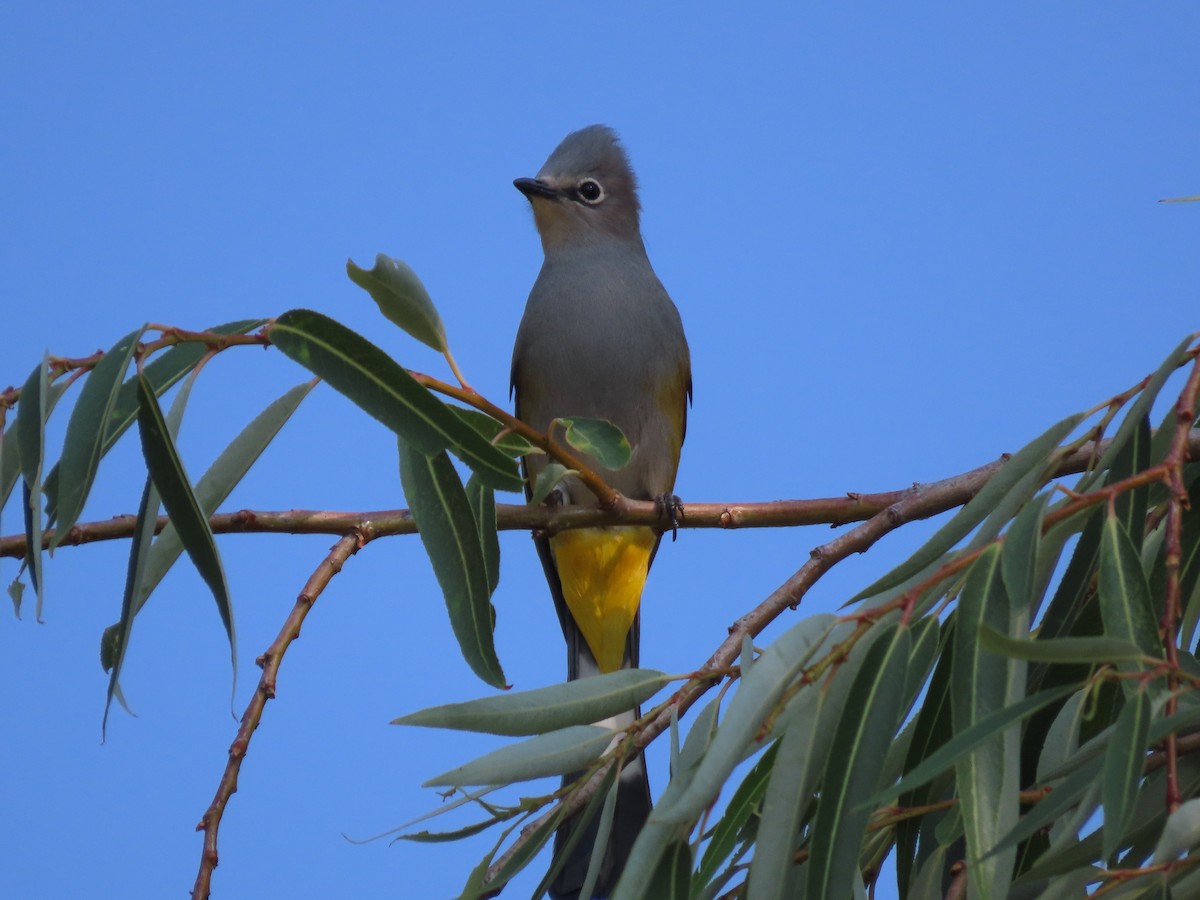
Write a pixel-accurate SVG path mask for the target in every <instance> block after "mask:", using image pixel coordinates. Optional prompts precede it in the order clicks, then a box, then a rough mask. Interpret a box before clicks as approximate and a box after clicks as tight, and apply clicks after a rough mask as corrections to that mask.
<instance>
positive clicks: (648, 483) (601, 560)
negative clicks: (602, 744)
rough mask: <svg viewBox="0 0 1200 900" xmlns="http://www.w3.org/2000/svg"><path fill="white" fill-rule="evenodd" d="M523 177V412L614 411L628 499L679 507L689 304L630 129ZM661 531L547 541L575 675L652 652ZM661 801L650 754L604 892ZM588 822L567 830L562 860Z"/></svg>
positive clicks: (517, 372) (580, 849) (532, 459)
mask: <svg viewBox="0 0 1200 900" xmlns="http://www.w3.org/2000/svg"><path fill="white" fill-rule="evenodd" d="M513 183H514V184H515V185H516V187H517V188H518V189H519V190H520V191H521V193H523V194H524V195H525V196H526V197H527V198H528V199H529V202H530V205H531V206H532V207H533V217H534V222H535V223H536V225H537V230H538V234H539V235H540V237H541V240H542V250H543V252H544V254H545V260H544V262H543V263H542V269H541V272H540V273H539V274H538V277H537V281H536V282H535V283H534V285H533V289H532V290H531V291H530V294H529V300H528V302H527V304H526V306H525V314H524V316H523V318H522V319H521V325H520V328H519V330H518V332H517V340H516V346H515V348H514V349H513V361H512V389H513V391H514V393H515V396H516V412H517V416H518V418H520V419H522V420H524V421H525V422H527V423H529V424H530V425H532V426H533V427H535V428H537V429H540V430H543V431H544V430H547V429H549V428H550V424H551V422H552V421H554V420H555V419H557V418H560V417H569V416H586V417H592V418H599V419H607V420H608V421H610V422H612V423H613V424H614V425H616V426H617V427H618V428H620V429H621V431H622V432H624V434H625V436H626V437H627V438H628V439H629V443H630V445H631V446H632V448H633V451H632V456H631V458H630V460H629V463H628V464H627V465H625V466H624V467H623V468H621V469H620V470H618V471H611V470H608V469H605V468H603V467H602V466H600V465H599V464H596V463H594V461H593V460H590V459H589V462H592V463H593V464H594V465H595V468H596V469H597V471H598V472H599V473H600V474H601V475H602V476H603V477H604V478H605V480H606V481H607V482H608V483H609V484H610V485H611V486H612V487H613V488H615V489H616V490H618V491H620V492H621V493H622V494H624V495H625V496H627V497H630V498H632V499H642V500H649V499H655V500H659V501H660V502H665V503H668V504H674V503H675V502H677V501H675V499H674V497H673V496H672V493H671V492H672V490H673V489H674V486H675V473H676V470H677V469H678V468H679V452H680V448H681V447H682V446H683V438H684V432H685V430H686V427H687V407H688V403H689V402H690V400H691V395H692V378H691V361H690V357H689V353H688V345H687V340H686V339H685V338H684V334H683V324H682V322H681V321H680V318H679V311H678V310H677V309H676V308H675V304H674V303H673V302H671V298H670V297H669V296H667V292H666V290H665V289H664V288H663V286H662V283H661V282H659V280H658V276H656V275H655V274H654V269H653V268H652V267H651V266H650V260H649V258H648V257H647V256H646V247H645V244H644V243H643V241H642V234H641V227H640V223H639V209H640V204H639V202H638V195H637V179H636V177H635V175H634V173H633V169H632V168H631V167H630V164H629V159H628V157H627V156H626V154H625V150H624V148H623V147H622V146H621V143H620V141H619V139H618V137H617V135H616V132H614V131H613V130H612V129H611V128H608V127H607V126H604V125H592V126H589V127H587V128H583V129H581V130H579V131H575V132H572V133H571V134H569V135H567V137H566V138H565V139H564V140H563V142H562V143H561V144H559V145H558V147H557V148H556V149H555V150H554V152H553V153H551V154H550V158H549V159H547V160H546V163H545V165H543V166H542V168H541V171H539V172H538V174H537V176H536V177H535V178H518V179H517V180H516V181H515V182H513ZM523 462H524V469H525V474H526V479H527V490H529V489H530V486H532V485H533V484H534V482H535V481H536V479H537V475H538V473H539V472H540V471H541V470H542V469H543V468H544V466H545V465H546V457H545V456H544V455H540V454H531V455H529V456H527V457H525V459H524V461H523ZM557 495H558V496H557V499H558V500H559V501H561V502H563V503H570V504H592V503H595V502H596V500H597V498H596V496H595V495H594V494H593V493H592V492H591V491H589V490H588V489H587V488H586V487H584V485H583V484H582V482H580V480H579V479H578V478H575V477H573V476H568V477H567V478H565V479H564V480H563V481H562V482H560V483H559V485H558V488H557ZM659 540H660V534H659V533H658V532H656V531H655V530H654V529H652V528H648V527H643V526H615V527H606V528H583V529H573V530H565V531H561V532H559V533H557V534H554V535H552V536H550V537H548V538H547V537H540V538H539V539H538V542H537V543H538V553H539V555H540V557H541V560H542V565H543V567H544V569H545V572H546V579H547V581H548V582H549V584H550V591H551V594H552V595H553V597H554V603H555V607H556V609H557V611H558V618H559V622H560V624H561V626H562V630H563V635H564V637H565V638H566V642H567V675H568V678H569V679H572V680H574V679H577V678H585V677H587V676H589V675H595V674H598V673H603V672H613V671H615V670H617V669H620V668H633V667H636V666H637V665H638V643H639V614H638V608H639V604H640V601H641V596H642V588H643V586H644V585H645V582H646V575H647V573H648V572H649V569H650V563H651V561H652V560H653V558H654V554H655V552H656V550H657V549H658V543H659ZM636 715H637V711H636V710H631V711H630V712H628V713H626V714H624V715H622V716H619V717H616V719H615V720H614V721H612V722H611V723H605V724H612V725H613V726H614V727H617V728H621V727H627V726H628V725H629V724H630V723H631V722H632V721H633V719H634V717H635V716H636ZM650 805H651V804H650V786H649V782H648V780H647V778H646V767H645V760H644V759H643V758H642V757H640V756H639V757H638V758H637V759H635V760H633V761H631V762H629V763H627V764H626V766H625V768H624V770H623V771H622V772H621V775H620V785H619V787H618V795H617V804H616V811H615V817H614V820H613V828H612V833H611V836H610V839H609V841H608V846H607V847H606V848H605V856H604V861H603V864H602V868H601V871H600V877H599V879H598V881H597V883H596V887H595V890H594V891H593V893H592V896H593V897H607V896H608V895H609V893H610V892H611V891H612V889H613V887H614V886H615V884H616V881H617V879H618V877H619V876H620V873H621V870H622V868H623V867H624V864H625V860H626V859H627V858H628V855H629V851H630V848H631V847H632V845H633V842H634V839H635V838H636V837H637V833H638V831H639V830H640V829H641V827H642V825H643V823H644V822H645V821H646V817H647V816H648V815H649V812H650ZM573 827H574V825H573V823H569V824H567V825H565V826H564V827H563V828H561V829H560V830H559V832H558V834H557V835H556V836H555V857H556V859H557V857H558V856H559V855H560V853H561V851H562V848H563V847H564V845H565V844H566V842H567V840H568V838H569V835H570V834H571V831H572V829H573ZM596 827H597V823H596V822H592V823H591V825H590V827H589V831H588V833H586V834H585V835H584V836H583V838H582V839H581V840H579V841H578V843H577V844H576V846H575V847H574V848H573V850H572V852H571V853H570V855H569V857H568V858H567V859H566V860H565V861H564V862H563V865H562V869H561V871H560V872H559V874H558V876H557V878H556V879H555V880H554V883H553V885H552V886H551V890H550V895H551V897H553V898H555V900H576V898H579V892H580V890H581V888H582V887H583V882H584V877H585V873H586V872H587V869H588V863H589V860H590V858H591V854H592V845H593V844H594V842H595V833H596ZM585 900H586V898H585Z"/></svg>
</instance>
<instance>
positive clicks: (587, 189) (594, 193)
mask: <svg viewBox="0 0 1200 900" xmlns="http://www.w3.org/2000/svg"><path fill="white" fill-rule="evenodd" d="M575 194H576V195H577V196H578V197H579V199H580V200H582V201H583V202H584V203H586V204H588V205H589V206H595V205H596V204H597V203H599V202H600V201H601V200H603V199H604V188H603V187H601V186H600V182H598V181H597V180H596V179H595V178H584V179H583V180H582V181H580V182H579V184H578V185H576V187H575Z"/></svg>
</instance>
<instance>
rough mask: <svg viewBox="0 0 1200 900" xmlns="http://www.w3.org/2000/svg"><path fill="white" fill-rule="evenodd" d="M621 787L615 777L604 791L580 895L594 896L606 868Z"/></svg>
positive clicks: (614, 769)
mask: <svg viewBox="0 0 1200 900" xmlns="http://www.w3.org/2000/svg"><path fill="white" fill-rule="evenodd" d="M612 772H613V774H614V775H615V774H617V770H616V768H615V767H614V768H613V769H612ZM606 783H607V782H606ZM620 789H621V783H620V781H619V780H618V779H617V778H613V781H612V784H611V785H609V788H608V790H607V791H605V792H604V808H603V809H602V810H601V811H600V824H599V826H597V828H596V839H595V842H594V843H593V844H592V856H591V858H590V859H589V860H588V869H587V875H586V876H585V877H584V879H583V887H582V888H581V889H580V891H579V896H580V897H591V896H592V893H593V892H594V891H595V889H596V881H597V880H599V878H600V872H601V870H602V869H603V868H604V849H605V848H606V847H607V846H608V839H609V836H610V835H611V834H612V827H613V820H614V818H615V816H616V811H617V795H618V794H619V793H620ZM577 833H579V834H582V833H583V829H582V828H580V829H577ZM564 856H565V854H564Z"/></svg>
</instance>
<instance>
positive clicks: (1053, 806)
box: [990, 759, 1100, 856]
mask: <svg viewBox="0 0 1200 900" xmlns="http://www.w3.org/2000/svg"><path fill="white" fill-rule="evenodd" d="M1099 775H1100V760H1099V759H1093V760H1091V762H1090V763H1088V764H1087V765H1084V766H1081V767H1080V768H1079V769H1077V770H1075V771H1074V772H1072V773H1071V774H1070V775H1068V776H1067V777H1066V778H1065V779H1063V780H1062V781H1061V782H1059V783H1058V784H1055V785H1053V788H1054V789H1053V790H1052V791H1051V792H1050V793H1049V794H1047V795H1046V797H1045V799H1043V800H1040V801H1039V802H1037V803H1035V804H1034V805H1033V807H1032V808H1031V809H1029V810H1027V811H1026V812H1025V814H1024V815H1023V816H1021V818H1020V820H1019V821H1018V822H1017V823H1016V824H1015V825H1014V826H1013V827H1012V830H1011V831H1009V832H1008V834H1006V835H1004V837H1002V838H1001V839H1000V840H999V841H997V842H996V844H995V846H993V847H992V848H991V850H990V852H991V854H992V855H993V856H995V855H999V854H1002V853H1006V852H1008V851H1014V852H1015V849H1016V846H1017V844H1019V843H1020V842H1021V841H1023V840H1025V839H1026V838H1028V837H1030V836H1031V835H1034V834H1036V833H1037V832H1039V831H1041V830H1042V829H1043V828H1045V827H1047V826H1048V825H1050V824H1051V823H1053V822H1056V821H1058V819H1059V818H1061V817H1062V816H1063V815H1065V814H1066V813H1067V812H1068V811H1069V810H1071V809H1072V808H1074V807H1075V806H1076V805H1078V804H1079V802H1080V800H1081V799H1082V798H1083V796H1084V795H1085V794H1086V793H1087V792H1088V791H1089V790H1091V788H1092V787H1093V785H1094V783H1095V781H1096V779H1097V778H1098V777H1099Z"/></svg>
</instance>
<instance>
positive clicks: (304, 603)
mask: <svg viewBox="0 0 1200 900" xmlns="http://www.w3.org/2000/svg"><path fill="white" fill-rule="evenodd" d="M367 540H369V538H368V537H367V536H365V535H362V534H358V533H354V532H351V533H349V534H346V535H343V536H342V538H341V539H340V540H339V541H338V542H337V543H336V544H334V546H333V549H331V550H330V551H329V555H328V556H326V557H325V559H324V560H322V561H321V564H320V565H319V566H317V568H316V570H315V571H314V572H313V574H312V575H311V576H309V579H308V581H307V582H306V583H305V585H304V587H303V588H302V589H301V591H300V594H299V595H298V596H297V598H296V603H295V605H294V606H293V607H292V610H291V612H290V613H289V614H288V617H287V619H286V620H285V621H284V623H283V627H282V628H281V629H280V630H279V634H278V635H277V636H276V637H275V640H274V641H272V642H271V646H270V647H268V648H267V649H266V651H265V652H264V653H263V654H262V656H260V657H259V658H258V659H257V662H258V664H259V665H260V666H261V667H262V670H263V671H262V676H261V677H260V678H259V680H258V687H257V688H256V689H255V691H254V695H253V696H252V697H251V698H250V703H249V704H248V705H247V706H246V711H245V712H244V713H242V719H241V723H240V724H239V726H238V730H237V736H236V737H234V739H233V743H232V744H231V745H230V746H229V759H228V761H227V762H226V764H225V771H224V773H223V774H222V775H221V780H220V782H219V783H218V785H217V792H216V795H215V796H214V797H213V801H212V803H211V804H209V807H208V809H207V810H205V812H204V815H203V816H202V817H201V819H200V822H199V824H198V825H197V826H196V830H197V831H203V832H204V849H203V850H202V851H201V854H200V870H199V872H198V873H197V875H196V884H195V887H193V888H192V898H193V900H208V896H209V890H210V888H211V884H212V873H213V869H215V868H216V867H217V861H218V858H217V832H218V830H219V829H220V827H221V817H222V815H223V814H224V812H225V806H226V804H228V803H229V798H230V797H232V796H233V794H234V792H236V791H237V786H238V773H239V772H240V771H241V768H242V760H243V759H245V758H246V751H247V750H248V749H249V746H250V738H251V737H252V736H253V735H254V730H255V729H256V728H258V723H259V722H260V721H261V720H262V714H263V710H264V709H265V707H266V705H267V701H268V700H273V699H274V698H275V679H276V676H277V675H278V674H279V664H280V663H281V662H282V661H283V655H284V654H285V653H286V652H287V649H288V647H290V646H291V644H292V641H294V640H295V639H296V638H298V637H299V636H300V626H301V625H302V624H303V623H304V619H305V617H306V616H307V615H308V612H309V610H311V609H312V607H313V604H314V603H315V602H316V601H317V598H318V597H319V596H320V595H321V592H322V591H324V590H325V587H326V586H327V585H328V584H329V582H330V580H331V579H332V578H333V576H334V575H336V574H338V572H340V571H341V570H342V566H343V565H345V563H346V560H347V559H349V558H350V557H351V556H352V555H353V554H354V553H355V552H357V551H358V550H359V549H360V548H361V547H362V546H363V545H364V544H365V543H366V542H367Z"/></svg>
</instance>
